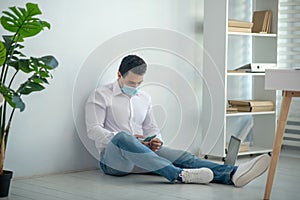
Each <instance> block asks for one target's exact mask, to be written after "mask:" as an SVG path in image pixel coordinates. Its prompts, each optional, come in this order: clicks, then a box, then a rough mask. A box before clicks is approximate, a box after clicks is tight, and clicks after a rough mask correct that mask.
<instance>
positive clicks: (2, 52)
mask: <svg viewBox="0 0 300 200" xmlns="http://www.w3.org/2000/svg"><path fill="white" fill-rule="evenodd" d="M5 58H6V48H5V47H4V44H3V43H2V42H0V66H1V65H3V64H4V62H5Z"/></svg>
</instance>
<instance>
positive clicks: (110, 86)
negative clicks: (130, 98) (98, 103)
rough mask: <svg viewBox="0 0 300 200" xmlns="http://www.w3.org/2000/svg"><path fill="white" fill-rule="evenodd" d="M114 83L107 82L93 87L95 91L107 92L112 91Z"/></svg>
mask: <svg viewBox="0 0 300 200" xmlns="http://www.w3.org/2000/svg"><path fill="white" fill-rule="evenodd" d="M113 87H114V83H108V84H105V85H101V86H99V87H98V88H96V89H95V92H106V91H107V92H108V91H113Z"/></svg>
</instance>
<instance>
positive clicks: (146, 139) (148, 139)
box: [143, 135, 156, 142]
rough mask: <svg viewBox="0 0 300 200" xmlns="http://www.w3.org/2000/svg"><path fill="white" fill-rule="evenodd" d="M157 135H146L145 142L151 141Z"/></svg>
mask: <svg viewBox="0 0 300 200" xmlns="http://www.w3.org/2000/svg"><path fill="white" fill-rule="evenodd" d="M155 137H156V135H152V136H149V137H146V138H145V139H144V140H143V142H150V141H151V140H152V139H153V138H155Z"/></svg>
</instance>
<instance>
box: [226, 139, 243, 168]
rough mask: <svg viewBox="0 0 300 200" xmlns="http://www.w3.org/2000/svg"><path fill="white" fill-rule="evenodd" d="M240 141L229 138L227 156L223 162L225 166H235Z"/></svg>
mask: <svg viewBox="0 0 300 200" xmlns="http://www.w3.org/2000/svg"><path fill="white" fill-rule="evenodd" d="M240 144H241V140H240V139H239V138H237V137H234V136H231V137H230V141H229V144H228V150H227V155H226V158H225V161H224V164H226V165H232V166H234V165H235V162H236V159H237V156H238V153H239V150H240Z"/></svg>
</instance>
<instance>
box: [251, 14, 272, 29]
mask: <svg viewBox="0 0 300 200" xmlns="http://www.w3.org/2000/svg"><path fill="white" fill-rule="evenodd" d="M252 22H253V27H252V33H270V32H271V22H272V11H271V10H261V11H254V12H253V16H252Z"/></svg>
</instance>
